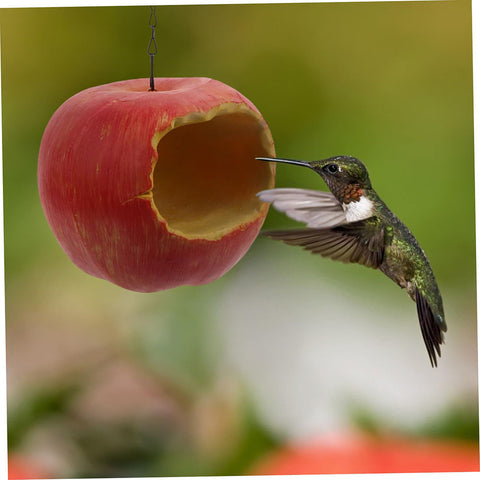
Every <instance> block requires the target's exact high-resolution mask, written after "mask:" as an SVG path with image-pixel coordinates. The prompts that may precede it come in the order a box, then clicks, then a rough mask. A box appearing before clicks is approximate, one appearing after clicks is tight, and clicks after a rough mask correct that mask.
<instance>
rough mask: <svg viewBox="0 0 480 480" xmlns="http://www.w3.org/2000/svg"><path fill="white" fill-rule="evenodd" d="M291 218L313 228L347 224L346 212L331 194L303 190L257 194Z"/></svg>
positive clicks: (265, 191) (271, 191) (277, 190)
mask: <svg viewBox="0 0 480 480" xmlns="http://www.w3.org/2000/svg"><path fill="white" fill-rule="evenodd" d="M257 195H258V197H259V198H260V200H262V201H263V202H268V203H271V204H272V205H273V206H274V207H275V208H276V209H277V210H278V211H280V212H284V213H285V214H286V215H288V216H289V217H290V218H293V219H294V220H297V221H299V222H304V223H306V224H307V226H308V227H312V228H331V227H334V226H337V225H341V224H343V223H346V221H347V219H346V217H345V211H344V210H343V208H342V205H341V204H340V202H339V201H338V200H337V199H336V198H335V196H334V195H333V194H331V193H330V192H321V191H318V190H306V189H303V188H273V189H271V190H263V191H261V192H258V193H257Z"/></svg>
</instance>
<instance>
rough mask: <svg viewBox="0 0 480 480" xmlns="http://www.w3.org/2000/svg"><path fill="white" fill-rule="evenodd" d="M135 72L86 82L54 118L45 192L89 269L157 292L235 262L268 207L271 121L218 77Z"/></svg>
mask: <svg viewBox="0 0 480 480" xmlns="http://www.w3.org/2000/svg"><path fill="white" fill-rule="evenodd" d="M155 90H156V91H149V80H148V79H137V80H127V81H122V82H115V83H111V84H108V85H101V86H98V87H93V88H89V89H87V90H84V91H82V92H80V93H78V94H76V95H74V96H73V97H71V98H70V99H68V100H67V101H66V102H65V103H64V104H63V105H61V106H60V108H59V109H58V110H57V111H56V112H55V113H54V115H53V116H52V118H51V119H50V121H49V123H48V125H47V127H46V129H45V132H44V135H43V138H42V142H41V145H40V153H39V163H38V185H39V192H40V200H41V203H42V206H43V209H44V212H45V215H46V217H47V220H48V222H49V224H50V227H51V228H52V230H53V232H54V234H55V236H56V238H57V240H58V241H59V243H60V245H61V246H62V247H63V249H64V250H65V252H66V253H67V255H68V256H69V257H70V259H71V260H72V261H73V262H74V263H75V264H76V265H77V266H78V267H80V268H81V269H83V270H84V271H85V272H87V273H89V274H91V275H94V276H96V277H100V278H104V279H106V280H109V281H111V282H113V283H115V284H117V285H120V286H122V287H124V288H128V289H131V290H135V291H140V292H152V291H158V290H164V289H167V288H172V287H176V286H178V285H186V284H189V285H198V284H204V283H208V282H211V281H213V280H215V279H217V278H218V277H220V276H221V275H223V274H224V273H226V272H227V271H228V270H229V269H230V268H232V267H233V266H234V265H235V264H236V263H237V262H238V261H239V260H240V258H242V256H243V255H244V254H245V253H246V252H247V250H248V248H249V247H250V245H251V244H252V242H253V241H254V239H255V238H256V236H257V234H258V231H259V230H260V228H261V226H262V224H263V221H264V219H265V216H266V214H267V211H268V204H265V203H263V202H261V201H260V200H259V199H258V198H257V197H256V193H257V192H258V191H260V190H262V189H265V188H271V187H272V186H273V184H274V167H273V166H272V165H269V164H268V163H267V162H259V161H256V160H255V159H254V157H256V156H274V154H275V152H274V146H273V140H272V136H271V133H270V130H269V128H268V126H267V124H266V122H265V120H264V119H263V118H262V115H261V114H260V112H259V111H258V110H257V108H256V107H255V106H254V105H253V104H252V103H251V102H250V101H249V100H248V99H247V98H245V97H244V96H243V95H241V94H240V93H239V92H237V91H236V90H234V89H233V88H231V87H229V86H227V85H225V84H223V83H221V82H218V81H216V80H212V79H209V78H156V79H155Z"/></svg>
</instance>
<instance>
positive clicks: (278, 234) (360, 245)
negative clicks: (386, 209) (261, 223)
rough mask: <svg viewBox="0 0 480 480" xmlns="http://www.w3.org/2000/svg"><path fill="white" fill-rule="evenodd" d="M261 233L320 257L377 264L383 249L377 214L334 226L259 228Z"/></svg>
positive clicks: (374, 265)
mask: <svg viewBox="0 0 480 480" xmlns="http://www.w3.org/2000/svg"><path fill="white" fill-rule="evenodd" d="M262 235H265V236H267V237H270V238H273V239H275V240H281V241H283V242H284V243H286V244H288V245H299V246H301V247H303V248H305V249H306V250H309V251H311V252H312V253H318V254H320V255H321V256H322V257H329V258H331V259H333V260H340V261H341V262H344V263H359V264H360V265H365V266H366V267H371V268H378V267H379V266H380V264H381V263H382V261H383V256H384V251H385V231H384V228H383V227H382V226H381V224H380V220H379V219H378V218H377V217H370V218H367V219H366V220H360V221H358V222H352V223H348V224H345V225H340V226H337V227H334V228H327V229H324V228H303V229H295V230H279V231H267V232H262Z"/></svg>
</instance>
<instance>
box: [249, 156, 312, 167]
mask: <svg viewBox="0 0 480 480" xmlns="http://www.w3.org/2000/svg"><path fill="white" fill-rule="evenodd" d="M255 160H262V161H263V162H277V163H289V164H291V165H300V166H301V167H308V168H312V166H311V165H310V164H309V163H308V162H303V161H301V160H290V159H289V158H270V157H256V158H255Z"/></svg>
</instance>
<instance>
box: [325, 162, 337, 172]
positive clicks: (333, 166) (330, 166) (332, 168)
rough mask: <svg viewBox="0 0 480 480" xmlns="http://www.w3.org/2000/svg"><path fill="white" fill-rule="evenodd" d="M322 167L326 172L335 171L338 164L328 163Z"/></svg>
mask: <svg viewBox="0 0 480 480" xmlns="http://www.w3.org/2000/svg"><path fill="white" fill-rule="evenodd" d="M323 169H324V170H325V171H326V172H328V173H337V172H338V165H337V164H336V163H329V164H328V165H325V166H324V167H323Z"/></svg>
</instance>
